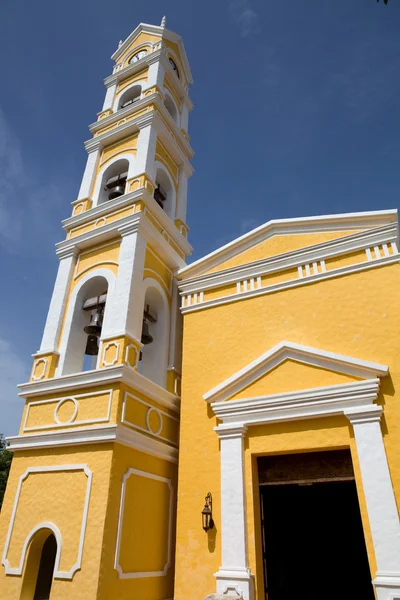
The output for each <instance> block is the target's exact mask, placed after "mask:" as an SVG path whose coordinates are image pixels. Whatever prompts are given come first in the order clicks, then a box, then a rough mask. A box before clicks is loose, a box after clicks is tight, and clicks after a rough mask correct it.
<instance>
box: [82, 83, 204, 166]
mask: <svg viewBox="0 0 400 600" xmlns="http://www.w3.org/2000/svg"><path fill="white" fill-rule="evenodd" d="M153 104H155V106H156V108H157V110H158V111H159V112H160V114H161V116H162V117H163V119H164V120H165V121H167V124H168V127H169V128H170V129H171V133H172V134H173V135H174V136H175V137H176V139H177V142H178V143H179V144H180V145H181V146H182V150H183V151H184V152H185V154H186V155H187V157H188V158H189V159H190V158H192V157H193V156H194V150H193V148H192V147H191V145H190V144H189V142H188V141H187V139H186V138H185V137H184V136H183V135H182V132H181V130H180V129H179V127H178V126H177V125H176V123H175V121H174V120H173V118H172V117H171V115H170V114H169V112H168V110H167V109H166V107H165V105H164V103H163V101H162V98H161V95H160V94H159V93H158V92H154V94H151V95H150V96H146V98H142V99H141V100H137V101H136V102H135V103H134V104H131V105H129V106H127V107H126V108H123V109H120V110H118V111H116V112H114V113H112V114H111V115H109V116H108V117H105V118H104V119H101V121H95V122H94V123H92V124H91V125H89V131H90V133H93V134H95V133H96V132H97V131H101V130H102V129H104V128H106V127H109V126H110V125H112V124H113V123H116V122H118V121H120V120H121V119H126V118H127V117H130V116H131V115H132V114H134V113H135V112H138V111H140V110H142V109H143V108H146V107H148V106H151V105H153ZM152 112H154V111H152ZM150 114H151V113H150ZM148 116H149V115H147V114H146V115H140V116H138V117H136V119H135V118H134V119H131V120H130V121H128V123H123V124H122V125H120V126H119V127H116V128H115V129H113V130H111V131H107V132H106V133H104V134H101V135H99V136H97V137H96V138H93V140H94V139H96V140H98V139H103V140H104V139H107V136H111V135H112V134H113V133H115V132H116V131H117V130H120V129H121V128H122V127H123V126H124V125H125V126H126V125H137V127H138V129H142V128H143V127H146V126H147V125H148V124H149V122H148V121H147V119H148ZM93 140H88V141H87V142H85V147H86V149H88V145H89V143H90V142H92V141H93ZM90 149H91V150H92V149H93V148H91V147H90Z"/></svg>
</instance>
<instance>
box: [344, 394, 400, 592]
mask: <svg viewBox="0 0 400 600" xmlns="http://www.w3.org/2000/svg"><path fill="white" fill-rule="evenodd" d="M345 415H346V417H347V418H348V419H349V421H350V423H351V424H352V426H353V430H354V436H355V440H356V444H357V454H358V460H359V463H360V470H361V478H362V483H363V488H364V493H365V500H366V504H367V510H368V517H369V522H370V527H371V534H372V540H373V543H374V550H375V557H376V563H377V567H378V572H377V574H376V577H375V579H374V580H373V584H374V586H375V589H376V593H377V597H378V600H391V599H394V598H397V597H398V596H399V597H400V523H399V515H398V511H397V505H396V498H395V495H394V491H393V486H392V481H391V478H390V471H389V465H388V461H387V457H386V452H385V446H384V443H383V437H382V431H381V425H380V419H381V415H382V407H381V406H377V405H372V406H367V407H365V408H363V409H351V410H348V411H345Z"/></svg>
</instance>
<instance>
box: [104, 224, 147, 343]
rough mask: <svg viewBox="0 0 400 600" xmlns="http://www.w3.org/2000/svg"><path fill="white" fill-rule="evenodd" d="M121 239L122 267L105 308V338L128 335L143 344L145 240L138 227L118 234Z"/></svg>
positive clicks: (120, 257)
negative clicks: (109, 302)
mask: <svg viewBox="0 0 400 600" xmlns="http://www.w3.org/2000/svg"><path fill="white" fill-rule="evenodd" d="M119 231H120V233H121V235H122V241H121V247H120V251H119V266H118V273H117V278H116V281H115V288H114V294H113V298H112V303H111V305H110V306H107V308H106V311H107V313H106V317H107V318H106V319H105V323H104V327H103V331H102V338H108V337H112V336H118V335H124V334H125V333H127V334H128V335H130V336H131V337H133V338H134V339H137V340H140V336H141V332H142V320H143V306H141V304H142V302H143V300H142V289H143V271H144V259H145V254H146V240H145V239H144V238H143V236H142V235H141V234H140V233H139V232H138V230H137V227H135V228H131V227H130V228H126V230H124V229H122V228H121V229H120V230H119Z"/></svg>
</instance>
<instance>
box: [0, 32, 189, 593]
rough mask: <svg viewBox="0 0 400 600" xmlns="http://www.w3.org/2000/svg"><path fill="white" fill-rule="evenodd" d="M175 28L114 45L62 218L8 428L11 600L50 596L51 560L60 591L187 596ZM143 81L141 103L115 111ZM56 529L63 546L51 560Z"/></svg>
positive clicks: (184, 164)
mask: <svg viewBox="0 0 400 600" xmlns="http://www.w3.org/2000/svg"><path fill="white" fill-rule="evenodd" d="M168 37H171V38H172V39H173V40H178V39H179V40H180V38H178V36H176V34H174V33H172V32H170V31H169V30H167V29H165V27H164V26H163V27H154V26H147V25H143V24H141V25H139V27H138V28H137V29H136V30H135V32H134V33H133V34H131V36H129V38H128V39H127V40H126V41H125V43H124V44H123V45H122V47H120V48H119V49H118V50H117V52H116V53H115V55H114V59H115V68H114V73H113V74H112V76H111V78H113V81H112V82H111V84H112V86H111V92H112V93H110V91H108V92H107V94H106V99H105V104H104V107H103V109H102V111H101V112H99V113H98V117H99V119H98V122H100V124H99V125H98V124H97V123H96V124H94V125H92V126H91V131H92V134H93V138H92V140H90V141H89V142H88V144H89V145H90V144H92V145H95V150H94V154H93V153H92V154H91V150H90V149H88V155H89V157H88V166H87V169H86V171H85V174H84V176H83V179H82V186H81V190H80V192H79V194H78V197H77V198H76V199H75V200H74V201H73V202H72V216H71V217H70V218H69V219H66V220H65V221H64V222H63V226H64V229H65V231H66V239H65V240H64V241H62V242H60V243H59V244H58V245H57V253H58V255H59V258H60V268H59V272H58V275H57V280H56V283H55V287H54V292H53V298H52V301H51V303H50V308H49V314H48V319H47V322H46V326H45V330H44V335H43V340H42V345H41V348H40V350H39V351H38V352H37V353H36V354H34V356H33V367H32V373H31V378H30V381H29V382H28V383H26V384H23V385H22V386H21V395H22V396H23V397H24V398H25V407H24V411H23V415H22V419H21V426H20V430H19V435H18V436H15V437H14V438H10V442H11V446H10V448H12V449H13V450H14V451H15V457H14V460H13V465H12V470H11V473H10V478H9V483H8V487H7V493H6V496H5V500H4V504H3V509H2V513H1V518H0V539H1V545H2V556H3V566H2V569H1V572H0V589H1V591H2V596H3V597H4V598H7V599H10V600H12V599H14V598H15V600H17V599H22V598H23V599H24V600H33V598H36V596H37V593H38V592H37V588H36V586H37V584H38V585H39V584H41V585H44V584H43V581H45V580H44V579H43V576H42V572H43V569H45V568H46V569H50V570H51V573H52V575H53V580H52V583H51V598H52V600H54V599H59V600H61V599H67V598H86V599H88V600H89V599H90V598H93V600H95V599H96V600H97V599H98V600H100V599H104V600H105V599H108V598H148V600H166V599H168V598H172V597H173V586H174V560H175V531H176V497H177V468H178V464H177V463H178V445H179V412H180V411H179V404H180V403H179V394H180V373H181V364H180V352H179V348H180V345H181V332H180V319H179V314H178V303H177V299H178V292H177V287H176V280H175V278H174V273H175V272H176V270H177V269H178V268H180V267H182V266H184V264H185V258H186V256H187V255H188V254H190V252H191V251H192V249H191V247H190V245H189V243H188V242H187V240H186V232H187V226H186V224H185V214H184V212H182V211H184V209H185V206H186V197H185V195H183V196H181V197H180V198H179V203H180V204H179V208H178V199H177V194H178V180H179V177H182V176H184V177H186V178H188V177H190V174H191V172H192V171H191V167H190V164H189V160H190V158H191V155H192V151H191V149H190V147H189V146H188V144H187V140H186V138H184V137H183V136H182V134H181V133H180V130H179V129H178V132H179V133H176V132H175V134H174V138H173V140H174V141H173V140H172V139H171V137H170V135H171V134H170V129H169V127H167V125H166V124H165V117H164V116H163V111H165V110H166V108H165V107H164V105H163V104H162V102H163V95H164V91H165V89H168V92H169V93H170V94H171V95H172V96H173V97H176V98H179V94H180V95H181V100H180V102H179V104H180V103H181V102H184V101H185V102H186V104H187V105H190V100H189V98H188V96H187V90H184V91H183V92H182V89H183V88H182V82H178V78H177V75H176V74H175V73H174V71H173V69H172V66H171V65H170V63H169V62H168V56H169V52H170V51H173V52H174V56H175V55H177V56H175V58H176V61H177V62H178V63H179V68H180V70H181V74H180V76H181V77H182V78H184V80H185V81H187V80H188V78H186V75H185V73H184V69H183V67H182V63H181V58H180V53H181V52H184V50H183V45H182V42H179V43H175V42H174V43H173V44H172V45H171V46H169V45H167V44H166V43H165V42H166V39H167V38H168ZM138 50H145V51H146V52H145V53H144V54H143V55H142V58H141V63H140V64H138V65H136V63H135V61H133V62H129V61H130V59H131V57H132V56H133V55H134V54H135V52H137V51H138ZM150 58H151V59H152V60H151V62H147V61H148V59H150ZM161 62H162V64H161ZM187 68H188V67H187ZM168 70H169V72H168V74H167V75H165V73H164V72H165V71H168ZM167 78H168V82H167ZM136 84H137V85H140V87H141V94H140V96H141V97H140V98H139V105H138V106H137V107H136V106H135V104H132V105H131V106H129V105H128V108H116V107H118V103H119V98H120V94H121V93H122V92H124V93H125V90H128V89H129V88H130V87H131V86H133V85H136ZM106 85H108V84H106ZM175 87H177V88H179V90H180V91H179V92H178V91H177V90H175ZM149 96H150V97H151V101H147V98H148V97H149ZM155 98H156V102H157V103H158V104H157V106H156V104H155ZM160 103H161V104H160ZM143 104H144V106H143ZM120 110H124V115H122V117H120V115H119V114H118V113H119V111H120ZM157 118H159V119H160V123H161V125H159V126H158V127H157V128H156V127H155V119H157ZM143 119H145V120H143ZM146 119H148V120H147V121H146ZM146 128H147V129H146ZM148 131H150V134H149V135H148ZM153 137H154V138H155V139H154V142H153V141H152V140H153ZM97 139H99V140H100V141H99V142H97ZM175 142H178V144H179V148H180V149H179V151H178V156H177V151H176V149H174V150H173V149H172V148H173V143H175ZM96 144H97V145H96ZM121 158H122V159H123V160H124V161H125V162H124V163H119V162H118V161H119V160H120V159H121ZM159 160H160V162H161V163H162V164H161V167H160V165H158V164H157V166H156V162H157V161H159ZM120 164H123V167H124V168H123V169H122V170H121V169H120V166H119V165H120ZM127 164H129V169H128V168H127V167H126V165H127ZM159 168H161V170H162V172H165V173H166V174H167V173H168V177H171V178H172V180H173V182H174V184H173V185H174V186H175V188H176V189H175V190H174V191H173V190H172V188H171V190H168V191H167V193H166V197H164V202H165V203H166V205H165V206H163V204H162V202H161V203H160V202H159V204H157V203H156V202H155V199H154V190H155V187H156V183H157V182H156V176H158V175H157V173H158V170H157V169H159ZM127 170H129V173H128V175H127V176H125V177H126V182H125V183H124V189H122V191H121V189H120V188H118V190H117V192H116V193H115V194H111V193H110V192H109V190H114V187H113V185H112V184H111V185H109V180H110V179H111V182H112V181H113V179H112V178H113V177H114V178H115V177H116V176H117V175H118V174H119V173H122V172H126V171H127ZM183 171H184V173H183ZM107 186H108V187H107ZM172 194H173V195H172ZM164 195H165V192H164ZM179 211H180V212H179ZM183 232H184V233H183ZM184 234H185V235H184ZM87 302H89V308H88V309H87V310H86V308H85V306H86V303H87ZM90 302H92V304H90ZM147 307H149V311H150V316H149V315H147V313H146V310H147ZM92 311H94V312H95V313H96V311H97V313H96V314H99V313H101V319H100V321H99V323H100V325H98V327H97V329H95V331H96V334H97V335H96V336H95V342H94V344H95V345H96V344H97V348H96V352H95V354H94V356H93V354H88V349H87V348H85V346H86V341H87V333H88V332H87V331H86V329H87V328H88V327H93V325H92V317H91V312H92ZM146 319H147V321H146V325H147V327H148V330H147V331H148V337H147V339H146V338H144V337H143V335H142V329H144V326H143V322H144V320H146ZM99 330H100V331H99ZM149 336H150V343H149V344H148V342H149V339H148V338H149ZM146 344H148V345H146ZM92 351H93V340H92V350H91V351H90V352H92ZM53 538H54V547H55V548H56V550H55V554H54V556H53V558H52V559H49V558H45V554H44V552H45V550H44V549H45V548H46V547H47V546H46V544H47V542H48V541H49V540H50V541H51V540H52V539H53ZM46 561H50V562H46ZM51 561H53V562H51ZM50 581H51V577H50ZM46 585H47V584H46ZM35 590H36V591H35ZM41 593H43V590H42V592H41ZM45 593H46V594H47V595H49V594H50V589H47V591H46V592H45Z"/></svg>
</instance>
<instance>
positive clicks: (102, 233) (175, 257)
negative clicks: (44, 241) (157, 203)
mask: <svg viewBox="0 0 400 600" xmlns="http://www.w3.org/2000/svg"><path fill="white" fill-rule="evenodd" d="M150 212H153V211H152V209H151V210H150ZM127 230H129V231H130V232H134V231H138V232H140V233H141V234H142V235H143V237H145V239H146V240H147V241H151V243H152V244H153V245H154V247H155V249H157V250H158V251H159V252H161V254H162V256H163V257H164V260H165V262H166V263H167V264H168V266H169V267H170V268H171V269H172V270H175V269H179V268H181V267H182V266H183V265H185V264H186V263H185V260H184V259H183V258H182V256H180V255H179V254H178V253H177V252H176V250H174V248H173V247H172V246H171V245H170V244H169V243H168V241H167V240H166V239H165V238H164V236H163V235H162V234H161V233H160V232H159V231H158V230H157V229H156V228H155V226H154V225H153V224H152V223H151V222H150V220H149V219H148V218H147V217H146V215H145V214H144V213H143V212H139V213H136V214H134V215H129V216H127V217H123V218H122V219H119V220H117V221H113V222H112V223H109V224H108V225H107V224H106V225H103V226H102V227H98V228H97V229H92V230H90V231H87V232H85V233H82V234H80V235H77V236H75V237H73V238H69V239H66V240H63V241H62V242H59V243H58V244H56V254H57V256H60V255H62V254H63V253H64V252H66V250H67V249H68V248H78V249H79V250H80V251H82V250H84V249H86V248H90V247H91V246H93V245H94V244H96V245H97V244H100V243H104V242H107V241H109V240H112V239H115V238H117V237H120V236H121V235H122V234H123V233H126V231H127ZM166 232H167V230H166ZM171 238H172V239H173V240H174V242H175V243H176V244H177V246H178V247H179V246H180V244H179V242H178V241H176V239H175V238H176V235H173V234H171ZM187 246H188V245H186V244H185V249H182V252H183V253H185V251H186V249H188V248H187ZM190 248H191V247H190Z"/></svg>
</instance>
